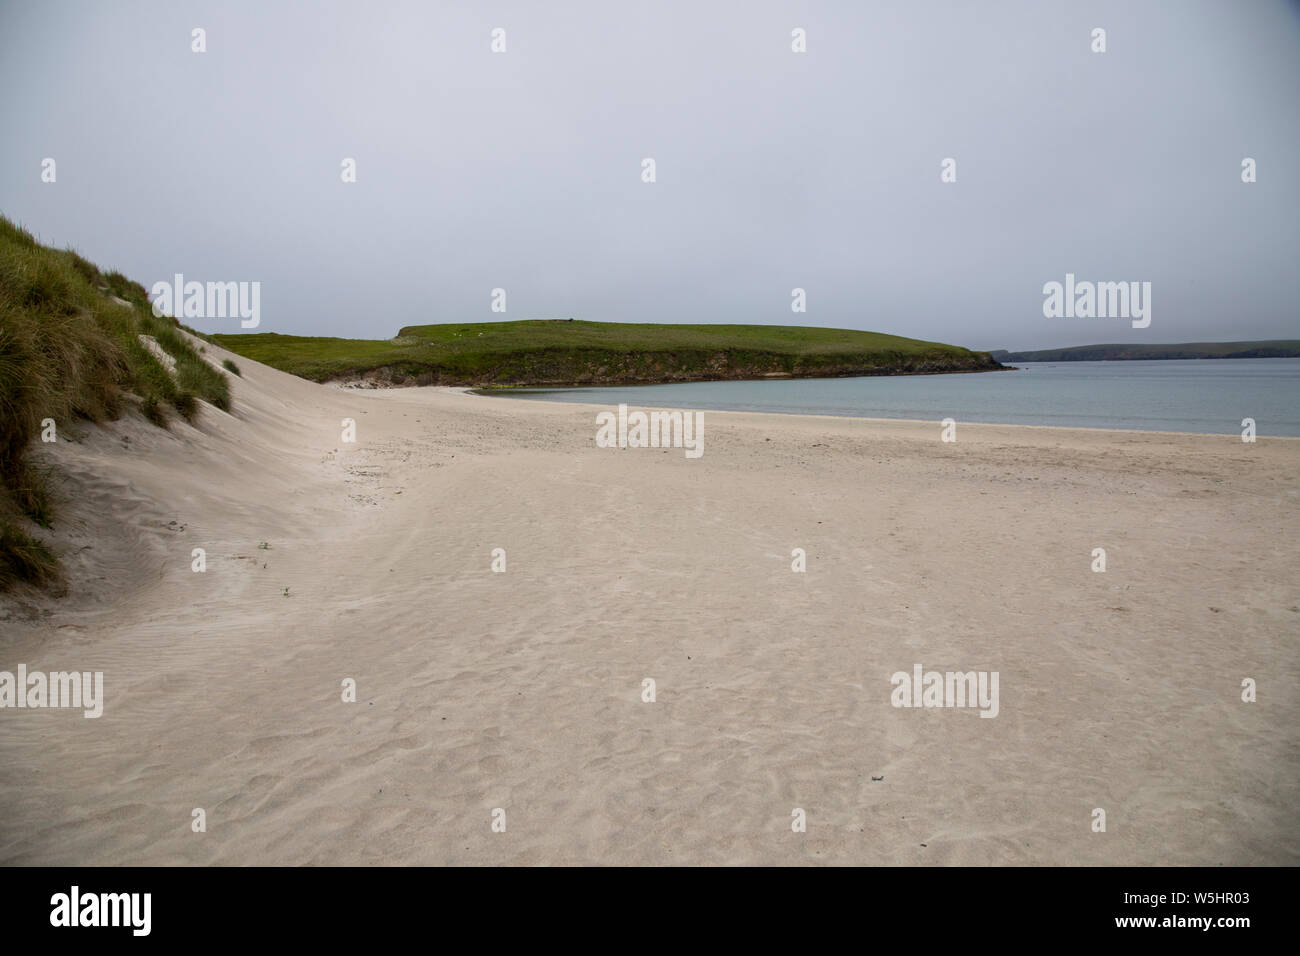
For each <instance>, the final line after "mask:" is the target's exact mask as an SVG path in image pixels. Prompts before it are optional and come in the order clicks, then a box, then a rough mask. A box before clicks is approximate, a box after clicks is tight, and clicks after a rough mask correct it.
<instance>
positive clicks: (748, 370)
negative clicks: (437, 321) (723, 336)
mask: <svg viewBox="0 0 1300 956" xmlns="http://www.w3.org/2000/svg"><path fill="white" fill-rule="evenodd" d="M1005 369H1006V366H1004V365H1002V364H1000V363H999V362H997V361H995V360H994V359H993V358H991V357H990V356H989V355H988V353H986V352H970V353H967V354H964V355H953V354H946V353H936V354H934V355H921V356H900V355H889V354H884V355H871V356H863V357H861V358H860V359H854V360H846V359H843V358H839V357H836V358H827V359H824V360H818V359H816V358H814V359H807V358H801V359H795V358H793V357H791V356H788V355H766V354H761V353H760V354H754V353H746V354H735V353H730V352H725V351H724V352H714V353H709V354H707V355H683V354H679V353H645V352H640V353H624V354H611V353H608V352H606V353H599V354H595V355H589V354H584V353H577V354H572V353H570V354H566V353H555V354H549V353H547V352H544V351H542V352H535V353H519V354H511V355H503V356H502V359H501V361H500V362H499V363H498V364H496V365H493V366H491V367H489V368H488V369H485V370H484V371H483V372H481V373H477V374H474V375H468V374H466V373H463V372H459V371H454V370H448V369H440V368H437V367H431V366H427V365H421V364H419V363H403V364H400V365H384V366H380V367H377V368H372V369H365V370H359V371H354V372H346V373H340V374H336V375H332V376H330V377H329V379H327V380H332V381H340V380H341V381H348V382H351V383H354V384H356V385H357V386H359V387H368V388H398V387H403V386H418V385H454V386H477V387H487V386H538V387H544V386H550V387H571V386H580V385H593V386H594V385H656V384H664V383H668V382H709V381H730V380H739V379H764V378H839V377H848V376H860V375H934V374H939V373H944V372H994V371H1002V370H1005Z"/></svg>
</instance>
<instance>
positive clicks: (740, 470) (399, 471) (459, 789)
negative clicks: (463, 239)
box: [0, 345, 1300, 865]
mask: <svg viewBox="0 0 1300 956" xmlns="http://www.w3.org/2000/svg"><path fill="white" fill-rule="evenodd" d="M207 354H208V357H209V358H210V359H214V360H216V361H220V359H221V358H224V357H227V353H225V352H223V351H222V350H221V349H219V348H217V347H216V346H213V345H208V346H207ZM234 358H235V359H236V360H237V361H238V363H239V365H240V367H241V369H242V371H243V377H242V378H236V377H234V376H232V377H231V378H232V388H233V393H234V402H235V408H234V415H233V416H230V415H226V414H223V413H221V412H219V411H216V410H215V409H211V408H205V409H204V411H203V414H202V416H201V417H200V419H199V421H198V427H197V428H192V427H190V426H188V425H185V424H173V426H172V428H171V430H170V431H169V432H165V431H162V430H159V429H156V428H154V427H152V426H150V425H147V424H145V423H144V422H143V421H142V420H140V419H138V418H128V419H124V420H122V421H119V422H114V423H110V424H108V425H107V426H105V427H102V428H101V427H96V426H90V425H86V426H81V427H79V428H77V429H76V432H75V434H73V435H70V436H65V437H71V438H73V439H74V440H72V441H68V440H64V441H61V442H59V443H58V444H57V445H52V446H42V449H41V450H40V451H39V452H38V453H37V460H38V461H40V462H41V463H43V464H53V465H55V466H56V467H57V468H58V470H59V473H60V474H61V475H62V476H63V477H62V478H61V479H59V482H58V487H59V489H60V491H61V493H62V494H63V496H64V497H65V499H66V504H65V505H64V510H63V515H64V517H63V520H62V521H61V522H60V524H59V525H58V526H56V534H55V536H54V538H53V540H55V541H56V542H57V543H58V546H59V549H60V551H61V553H62V554H64V555H65V557H66V564H67V566H68V568H69V593H68V595H67V596H65V597H63V598H61V599H52V598H49V597H45V596H38V595H36V594H34V593H33V592H15V593H13V594H11V595H8V596H5V597H0V632H2V633H3V636H2V637H0V669H7V670H11V671H12V670H14V669H15V668H16V667H17V666H18V665H19V664H24V665H26V666H27V668H28V669H29V670H40V671H59V670H74V669H75V670H77V671H102V672H103V674H104V696H105V699H104V704H103V715H102V716H101V717H99V718H97V719H86V718H85V717H84V716H83V715H82V713H81V712H80V711H78V710H72V709H66V710H52V709H46V710H32V709H25V710H17V709H6V710H4V711H0V768H2V769H0V862H2V863H5V864H506V863H515V864H659V863H669V864H975V865H982V864H1049V865H1059V864H1088V865H1127V864H1152V863H1160V864H1175V865H1180V864H1259V863H1268V864H1296V863H1300V830H1298V829H1297V827H1296V825H1295V821H1296V808H1297V806H1298V805H1300V748H1298V747H1297V738H1296V728H1297V726H1300V695H1298V694H1297V691H1296V685H1297V681H1298V680H1300V657H1298V655H1297V653H1296V640H1297V637H1298V636H1300V606H1298V605H1300V593H1298V591H1300V558H1298V557H1297V549H1296V545H1295V543H1296V540H1297V533H1298V532H1300V508H1297V505H1300V440H1296V439H1277V438H1270V437H1267V436H1262V437H1261V438H1260V439H1259V441H1258V442H1256V443H1255V444H1246V443H1243V442H1242V441H1240V439H1239V438H1237V437H1235V436H1227V437H1213V436H1197V435H1175V434H1163V433H1142V432H1118V431H1099V430H1098V431H1085V430H1070V429H1053V428H1027V427H1013V426H991V425H974V424H967V423H960V422H959V424H958V432H957V438H958V440H957V441H956V442H955V443H944V442H941V441H940V426H939V424H938V423H937V422H933V423H931V422H903V421H880V420H856V419H836V418H822V417H801V416H780V415H752V414H742V413H722V412H706V413H705V416H704V418H705V423H706V433H705V445H704V448H705V451H704V454H703V456H702V457H701V458H699V459H697V460H688V459H687V458H686V457H685V456H684V455H683V453H682V452H681V451H680V450H677V449H670V450H662V449H605V448H598V447H596V444H595V442H594V435H595V412H596V411H598V409H596V408H594V407H591V406H582V405H568V404H550V403H542V402H515V401H507V400H502V399H495V398H485V397H480V396H475V395H470V394H464V393H461V392H458V391H455V390H449V389H405V390H389V391H383V390H371V391H361V390H345V389H340V388H335V387H329V386H321V385H315V384H312V383H309V382H306V381H303V380H300V379H297V378H294V377H292V376H289V375H286V374H283V373H281V372H278V371H275V370H272V369H270V368H267V367H265V366H262V365H258V364H257V363H255V362H251V361H249V360H247V359H245V358H242V357H238V356H234ZM344 418H352V419H354V420H355V421H356V423H357V424H356V428H357V441H356V443H355V444H345V443H342V442H341V441H340V431H341V421H342V419H344ZM263 543H265V544H266V547H261V545H262V544H263ZM1099 547H1100V548H1104V549H1105V550H1106V555H1107V570H1106V571H1105V572H1104V573H1096V572H1094V571H1093V570H1092V563H1093V557H1092V552H1093V549H1094V548H1099ZM195 548H202V549H204V550H205V553H206V570H205V571H204V572H203V573H196V572H194V571H192V570H191V563H192V560H193V559H192V552H193V549H195ZM495 548H501V549H504V550H505V552H506V560H507V570H506V571H505V572H504V573H494V572H493V571H492V570H491V564H492V551H493V549H495ZM795 548H802V549H805V551H806V553H807V571H806V573H794V572H792V570H791V560H792V559H791V552H792V549H795ZM917 664H920V665H922V666H923V667H924V668H925V669H926V670H931V669H933V670H937V671H963V672H965V671H971V670H975V671H989V672H992V671H996V672H998V674H999V675H1000V685H999V686H1000V706H999V712H998V714H997V716H996V718H993V719H982V718H981V717H980V715H979V713H978V711H977V710H974V709H969V708H967V709H960V708H952V709H949V708H930V709H927V708H896V707H893V706H891V700H890V697H891V690H892V687H891V684H890V675H891V674H893V673H894V672H896V671H906V672H911V671H912V669H913V667H914V665H917ZM348 678H351V679H353V680H355V681H356V686H357V700H356V702H355V703H345V702H344V701H343V700H342V699H341V697H342V694H341V686H342V682H343V681H344V680H345V679H348ZM646 678H651V679H653V680H654V681H655V688H656V699H655V701H654V702H652V703H650V702H644V701H643V700H642V687H643V684H642V682H643V680H644V679H646ZM1246 678H1251V679H1254V680H1255V681H1256V682H1257V693H1258V699H1257V701H1255V702H1253V703H1247V702H1243V701H1242V681H1243V679H1246ZM877 778H879V779H877ZM196 808H201V809H202V810H203V811H204V814H205V817H206V831H205V832H194V831H193V829H192V826H191V821H192V814H193V811H194V810H195V809H196ZM496 808H502V809H504V811H505V819H506V828H505V832H494V830H493V828H492V821H493V811H494V809H496ZM795 808H801V809H803V810H804V811H805V813H806V819H807V830H806V832H804V833H797V832H792V827H791V822H792V811H793V810H795ZM1097 808H1100V809H1103V810H1104V811H1105V814H1106V830H1105V832H1094V831H1093V811H1094V809H1097Z"/></svg>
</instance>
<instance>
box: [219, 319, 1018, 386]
mask: <svg viewBox="0 0 1300 956" xmlns="http://www.w3.org/2000/svg"><path fill="white" fill-rule="evenodd" d="M211 340H212V341H214V342H216V343H217V344H219V345H221V346H222V347H224V348H227V349H230V350H231V351H232V352H238V353H239V354H241V355H245V356H247V357H248V358H251V359H255V360H256V361H259V362H264V363H265V364H267V365H271V366H273V367H275V368H278V369H280V370H282V371H285V372H291V373H293V374H295V375H299V376H302V377H303V378H308V379H312V380H313V381H318V382H320V381H327V380H329V379H337V378H353V377H366V378H371V379H373V380H375V381H376V382H379V383H383V384H392V385H479V386H493V385H496V386H506V385H551V386H561V385H627V384H651V383H660V382H694V381H707V380H718V379H741V378H750V379H753V378H767V377H774V376H790V377H819V376H823V377H824V376H837V375H907V374H921V373H927V372H969V371H987V370H993V369H997V368H1000V367H1001V366H1000V365H999V364H998V363H997V362H995V361H994V360H993V359H992V358H990V357H989V355H988V354H987V353H985V352H971V351H969V350H968V349H964V348H960V347H958V346H955V345H942V344H939V343H937V342H922V341H919V340H917V339H907V338H902V337H900V336H897V335H883V334H881V333H879V332H857V331H851V330H848V329H820V328H807V327H803V326H778V325H659V324H646V325H641V324H623V323H615V322H580V321H575V320H573V319H540V320H531V321H522V322H480V323H463V322H458V323H449V324H445V325H412V326H407V327H406V328H404V329H402V330H401V331H400V332H399V333H398V335H397V337H396V338H393V339H385V340H374V339H337V338H314V337H305V336H296V335H277V334H275V333H260V334H252V335H214V336H211Z"/></svg>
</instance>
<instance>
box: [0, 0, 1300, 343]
mask: <svg viewBox="0 0 1300 956" xmlns="http://www.w3.org/2000/svg"><path fill="white" fill-rule="evenodd" d="M193 27H203V28H204V29H205V30H206V31H207V52H206V53H203V54H196V53H192V52H191V50H190V44H191V36H190V31H191V29H192V28H193ZM495 27H501V28H504V29H505V30H506V43H507V52H505V53H503V54H494V53H492V52H491V51H490V49H489V45H490V42H491V31H492V30H493V28H495ZM795 27H802V28H804V29H806V30H807V36H808V52H807V53H804V54H796V53H793V52H791V49H790V44H791V30H792V29H794V28H795ZM1094 27H1103V28H1105V30H1106V31H1107V38H1106V39H1107V47H1108V49H1107V52H1106V53H1104V54H1096V53H1093V52H1091V50H1090V44H1091V37H1090V34H1091V31H1092V29H1093V28H1094ZM0 84H2V85H3V89H4V90H5V91H6V95H5V97H4V99H3V101H0V211H3V212H4V213H5V214H6V215H8V216H9V217H11V218H14V219H18V220H20V221H22V222H23V223H24V224H25V225H27V226H28V227H29V228H31V229H32V230H33V231H34V232H36V233H38V234H39V235H40V237H41V238H42V240H44V241H46V242H54V243H57V244H59V245H66V244H71V245H73V246H75V247H77V248H78V249H79V250H80V251H82V252H83V253H84V254H85V255H86V256H88V257H89V258H90V259H92V260H94V261H96V262H98V263H99V264H100V265H102V266H105V267H109V268H118V269H121V270H122V271H123V272H125V273H126V274H127V275H129V276H131V277H132V278H135V279H138V280H139V281H141V282H143V283H144V284H145V285H146V286H149V285H151V284H152V283H153V282H154V281H157V280H159V279H170V277H171V276H172V274H173V273H175V272H182V273H184V274H185V276H186V278H187V279H197V280H200V281H207V280H247V281H259V282H261V284H262V320H261V326H260V328H259V330H258V331H270V332H287V333H295V334H320V335H344V336H353V337H369V338H386V337H389V336H391V335H393V334H395V333H396V331H397V329H398V328H399V327H401V326H403V325H410V324H418V323H428V322H454V321H490V320H493V319H501V318H505V319H524V318H551V317H567V316H575V317H578V318H583V319H591V320H603V321H621V322H754V323H765V324H799V325H820V326H838V327H848V328H860V329H872V330H879V331H885V332H892V333H895V334H900V335H908V336H915V337H918V338H924V339H933V340H939V341H946V342H954V343H957V344H961V345H966V346H970V347H972V348H981V349H983V348H1001V347H1007V348H1013V349H1014V348H1040V347H1050V346H1061V345H1075V344H1085V343H1091V342H1124V341H1139V342H1179V341H1197V340H1217V339H1252V338H1280V337H1300V314H1298V306H1297V303H1300V270H1298V269H1297V264H1298V263H1300V219H1298V218H1297V213H1298V212H1300V187H1298V186H1297V164H1300V105H1298V104H1300V98H1298V97H1297V94H1298V93H1300V11H1298V10H1297V5H1296V4H1294V3H1286V2H1281V0H1277V2H1271V0H1221V2H1211V3H1207V2H1194V0H1170V2H1132V0H1123V2H1115V3H1098V2H1087V3H1084V2H1051V0H1026V2H1020V3H1011V2H980V3H965V2H952V3H938V2H884V3H879V2H873V3H858V2H850V0H842V2H821V3H813V2H767V0H760V2H752V0H749V2H739V0H736V2H706V0H695V2H681V3H679V2H670V0H654V2H651V3H637V4H633V3H623V2H612V0H606V2H591V3H575V2H558V0H557V2H549V0H526V2H519V3H497V2H472V3H463V2H461V3H451V2H447V3H409V4H397V3H382V2H374V3H339V4H324V3H321V4H309V3H292V4H290V3H279V2H268V3H234V4H227V3H220V4H219V3H174V2H140V3H90V2H81V3H62V2H30V3H16V2H12V0H0ZM1247 156H1249V157H1253V158H1254V159H1255V160H1256V161H1257V163H1258V182H1256V183H1254V184H1249V185H1247V184H1244V183H1242V181H1241V161H1242V159H1243V157H1247ZM45 157H53V158H54V159H55V160H56V162H57V172H58V179H57V182H56V183H53V184H48V183H42V182H41V179H40V174H41V161H42V159H43V158H45ZM344 157H355V159H356V161H357V178H358V181H357V182H356V183H355V184H344V183H343V182H341V180H340V163H341V161H342V160H343V158H344ZM643 157H653V158H654V159H655V161H656V164H657V177H658V181H657V182H656V183H654V184H646V183H643V182H642V181H641V160H642V158H643ZM945 157H953V158H955V159H956V160H957V173H958V176H957V182H956V183H955V184H943V183H941V182H940V177H939V174H940V162H941V161H942V160H943V159H944V158H945ZM1066 272H1073V273H1075V274H1076V276H1077V277H1078V278H1079V279H1090V280H1098V281H1110V280H1142V281H1150V282H1151V283H1152V300H1153V302H1152V305H1153V310H1152V323H1151V326H1150V328H1147V329H1142V330H1139V329H1133V328H1131V327H1130V324H1129V322H1127V321H1124V320H1119V319H1096V318H1094V319H1048V318H1044V316H1043V313H1042V303H1043V295H1042V292H1041V290H1042V286H1043V284H1044V283H1045V282H1048V281H1052V280H1055V281H1062V280H1063V279H1064V276H1065V273H1066ZM796 286H798V287H802V288H804V289H806V290H807V296H808V311H807V313H806V314H802V315H800V314H794V313H792V312H791V310H790V301H791V300H790V290H791V289H792V288H794V287H796ZM495 287H503V288H505V289H506V291H507V294H508V311H507V313H505V314H504V315H501V314H499V313H493V312H491V311H490V310H489V307H490V295H491V290H492V289H493V288H495ZM193 324H195V325H196V326H198V327H199V328H201V329H203V330H205V331H239V329H238V324H239V323H238V320H237V319H199V320H193Z"/></svg>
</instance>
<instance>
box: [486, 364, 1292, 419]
mask: <svg viewBox="0 0 1300 956" xmlns="http://www.w3.org/2000/svg"><path fill="white" fill-rule="evenodd" d="M1019 368H1020V369H1021V371H1016V372H984V373H976V374H962V375H900V376H885V377H872V378H808V379H778V380H772V381H761V382H687V383H683V384H679V385H634V386H625V387H620V388H575V389H510V390H508V391H503V392H495V393H492V394H496V395H508V396H509V397H511V398H516V399H532V400H543V401H557V402H590V403H593V404H598V405H618V404H619V403H620V402H626V403H627V404H629V405H643V406H646V407H651V408H655V407H658V408H681V409H692V410H693V409H721V410H730V411H742V412H785V413H791V414H801V415H842V416H848V417H856V418H914V419H922V420H927V421H939V420H940V419H943V418H955V419H956V420H957V421H959V422H961V421H966V422H993V423H997V424H1005V425H1063V426H1068V427H1073V428H1132V429H1139V430H1144V431H1170V432H1205V433H1209V434H1222V435H1227V434H1240V433H1241V420H1242V419H1243V418H1253V419H1255V427H1256V429H1257V431H1258V434H1260V435H1261V436H1266V435H1289V436H1292V437H1300V358H1289V359H1189V360H1170V361H1152V362H1027V363H1023V364H1021V365H1020V366H1019Z"/></svg>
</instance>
